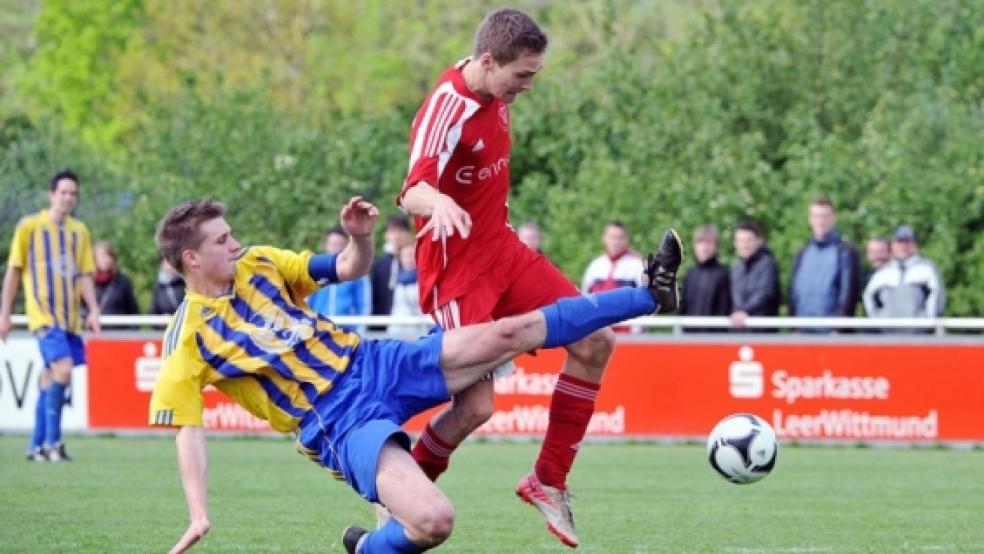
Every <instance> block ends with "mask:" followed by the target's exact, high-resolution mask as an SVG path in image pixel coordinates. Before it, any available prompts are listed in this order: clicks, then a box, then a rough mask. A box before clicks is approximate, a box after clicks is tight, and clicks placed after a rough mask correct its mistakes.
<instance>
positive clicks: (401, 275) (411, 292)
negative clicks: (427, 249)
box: [386, 244, 431, 339]
mask: <svg viewBox="0 0 984 554" xmlns="http://www.w3.org/2000/svg"><path fill="white" fill-rule="evenodd" d="M415 256H416V248H414V245H413V244H407V245H406V246H404V247H403V248H401V249H400V251H399V268H398V269H397V274H396V286H395V287H394V288H393V310H392V311H391V312H390V314H392V315H399V316H421V315H423V312H422V311H421V310H420V290H419V289H418V286H417V263H416V260H415V259H414V258H415ZM430 328H431V326H430V325H426V324H425V325H419V324H418V325H412V324H399V325H390V326H389V327H387V328H386V333H387V334H389V335H391V336H394V337H400V338H406V339H416V338H418V337H420V336H421V335H424V334H426V333H427V331H428V330H429V329H430Z"/></svg>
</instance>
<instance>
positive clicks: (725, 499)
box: [0, 436, 984, 554]
mask: <svg viewBox="0 0 984 554" xmlns="http://www.w3.org/2000/svg"><path fill="white" fill-rule="evenodd" d="M25 442H26V440H25V438H24V437H23V436H4V437H0V475H2V478H3V479H2V481H3V487H2V499H0V517H2V519H0V521H2V523H0V529H2V530H0V552H163V551H166V550H167V549H168V548H169V547H170V546H171V545H172V544H173V542H174V541H175V540H176V539H177V538H178V537H179V536H180V535H181V533H182V532H183V531H184V529H185V524H186V517H187V516H186V511H185V504H184V497H183V494H182V490H181V485H180V481H179V477H178V474H177V468H176V462H175V454H174V444H173V441H172V440H170V439H167V438H94V437H69V438H68V445H69V448H70V453H71V454H72V455H73V456H74V457H75V461H74V462H71V463H67V464H60V465H55V464H36V463H28V462H26V461H24V458H23V455H22V452H23V450H24V445H25ZM537 448H538V446H537V445H536V444H533V443H511V442H502V443H500V442H489V443H486V442H470V443H467V444H466V445H465V446H463V447H462V448H461V449H460V451H459V452H458V454H457V455H456V456H455V459H454V463H453V464H452V468H451V471H450V472H449V473H448V474H447V475H446V476H445V477H444V478H442V480H441V485H442V486H443V487H444V489H445V490H446V491H447V492H448V494H449V495H450V497H451V499H452V500H453V501H454V503H455V505H456V507H457V511H458V518H457V521H456V526H455V531H454V534H453V535H452V537H451V539H450V540H449V541H448V542H447V543H446V544H445V545H444V546H443V547H442V550H443V551H448V552H468V553H471V552H489V553H498V552H508V553H515V554H519V553H527V552H567V551H569V549H567V548H566V547H564V546H562V545H561V544H560V543H558V542H557V541H556V540H555V539H554V538H553V537H552V535H550V534H548V533H547V531H546V530H545V529H544V525H543V522H542V520H541V519H540V517H539V515H538V514H537V513H536V512H535V510H534V509H533V508H531V507H529V506H526V505H524V504H521V503H520V502H519V501H518V500H517V499H516V497H515V496H514V494H513V486H514V485H515V483H516V481H517V480H518V479H519V477H520V476H522V475H523V474H524V473H525V472H526V471H528V469H529V468H530V465H531V463H532V460H533V459H534V457H535V455H536V451H537ZM982 470H984V452H981V451H979V450H939V449H880V448H875V449H869V448H834V447H783V448H781V450H780V453H779V461H778V463H777V466H776V470H775V472H774V473H773V474H772V475H771V476H769V477H768V478H766V479H765V480H764V481H762V482H760V483H757V484H754V485H748V486H737V485H732V484H729V483H727V482H725V481H724V480H723V479H721V478H720V477H718V476H717V475H716V474H715V473H714V472H713V471H712V470H711V468H710V466H709V465H708V464H707V461H706V459H705V456H704V449H703V448H702V447H701V446H698V445H673V446H667V445H658V444H614V443H590V444H585V446H584V447H583V448H582V451H581V454H580V455H579V457H578V461H577V464H576V466H575V470H574V472H573V474H572V476H571V479H570V485H571V488H572V490H573V491H574V493H575V495H576V498H575V499H574V501H573V507H574V514H575V517H576V521H577V525H578V534H579V536H580V539H581V543H582V546H581V548H580V549H579V551H581V552H585V553H622V552H625V553H635V552H639V553H642V552H667V553H676V552H722V553H745V552H747V553H825V552H886V553H893V552H984V520H982V515H984V509H982V508H984V478H982ZM209 511H210V517H211V521H212V532H211V533H210V534H209V535H208V536H207V537H206V538H205V539H204V541H203V542H202V543H200V544H199V546H198V547H197V548H196V551H198V552H329V553H331V552H343V549H342V547H341V545H340V543H339V540H338V537H339V535H340V533H341V530H342V529H343V528H344V527H345V526H346V525H348V524H351V523H357V524H361V525H363V526H367V525H371V524H372V523H373V516H372V511H371V510H370V508H369V506H368V505H367V504H365V503H364V502H363V501H362V500H361V499H360V498H359V497H357V496H356V495H355V493H353V492H351V490H350V489H349V488H348V487H347V486H345V485H344V484H342V483H339V482H336V481H334V480H332V479H330V478H329V477H328V475H327V473H326V472H325V471H324V470H321V469H319V468H318V467H317V466H316V465H314V464H313V463H311V462H309V461H307V460H305V459H304V458H302V457H301V456H299V455H297V454H296V453H294V451H293V446H292V444H291V442H289V441H287V440H274V439H213V440H210V442H209Z"/></svg>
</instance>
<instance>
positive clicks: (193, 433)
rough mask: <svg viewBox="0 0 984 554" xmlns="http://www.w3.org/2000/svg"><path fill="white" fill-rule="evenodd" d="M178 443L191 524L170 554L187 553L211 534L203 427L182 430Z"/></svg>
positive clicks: (179, 463)
mask: <svg viewBox="0 0 984 554" xmlns="http://www.w3.org/2000/svg"><path fill="white" fill-rule="evenodd" d="M175 442H176V444H177V448H178V467H179V468H180V470H181V484H182V485H183V486H184V492H185V500H186V501H187V502H188V517H189V520H190V521H189V523H188V529H187V530H186V531H185V532H184V535H182V536H181V538H180V539H179V540H178V542H177V543H176V544H175V545H174V547H172V548H171V550H170V554H180V553H181V552H185V551H187V550H188V549H189V548H191V547H192V546H194V545H195V543H197V542H198V540H199V539H201V538H202V537H204V536H205V534H206V533H208V530H209V526H210V524H209V521H208V505H207V503H206V492H207V488H206V484H207V481H208V455H207V452H206V450H205V430H204V429H203V428H202V427H201V426H200V425H188V426H185V427H182V428H181V430H180V431H178V436H177V439H176V440H175Z"/></svg>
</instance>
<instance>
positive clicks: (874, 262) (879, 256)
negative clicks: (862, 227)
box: [861, 236, 892, 291]
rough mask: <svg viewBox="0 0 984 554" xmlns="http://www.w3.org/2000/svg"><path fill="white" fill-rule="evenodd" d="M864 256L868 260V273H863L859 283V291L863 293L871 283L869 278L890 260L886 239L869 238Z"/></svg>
mask: <svg viewBox="0 0 984 554" xmlns="http://www.w3.org/2000/svg"><path fill="white" fill-rule="evenodd" d="M865 256H866V257H867V258H868V267H869V269H868V271H866V272H865V274H864V278H863V279H862V281H861V290H862V291H864V289H866V288H867V287H868V283H869V282H871V276H872V275H874V274H875V272H876V271H878V270H879V269H881V268H882V266H883V265H885V264H887V263H888V261H889V260H891V259H892V249H891V245H890V244H889V241H888V239H887V238H886V237H881V236H878V237H871V238H870V239H868V244H867V245H866V247H865Z"/></svg>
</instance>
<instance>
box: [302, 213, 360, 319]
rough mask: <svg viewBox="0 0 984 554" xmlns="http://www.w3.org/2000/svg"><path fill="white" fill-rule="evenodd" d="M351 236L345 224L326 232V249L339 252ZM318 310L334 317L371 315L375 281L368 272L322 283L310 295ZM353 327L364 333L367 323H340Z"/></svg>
mask: <svg viewBox="0 0 984 554" xmlns="http://www.w3.org/2000/svg"><path fill="white" fill-rule="evenodd" d="M348 243H349V236H348V234H347V233H346V232H345V229H343V228H342V226H341V225H338V226H335V227H332V228H331V229H328V231H327V232H326V233H325V253H327V254H339V253H340V252H341V251H342V250H344V249H345V247H346V246H348ZM307 303H308V306H310V307H311V309H312V310H314V311H315V312H317V313H319V314H321V315H323V316H325V317H333V316H339V315H369V313H370V312H371V311H372V305H371V304H372V281H371V280H370V279H369V276H368V275H363V276H362V277H359V278H358V279H353V280H351V281H345V282H342V283H332V284H330V285H325V286H324V287H321V289H320V290H318V291H317V292H315V293H314V294H312V295H311V296H309V297H308V299H307ZM340 327H343V328H345V329H347V330H349V331H356V332H359V333H362V332H364V331H365V325H340Z"/></svg>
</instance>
